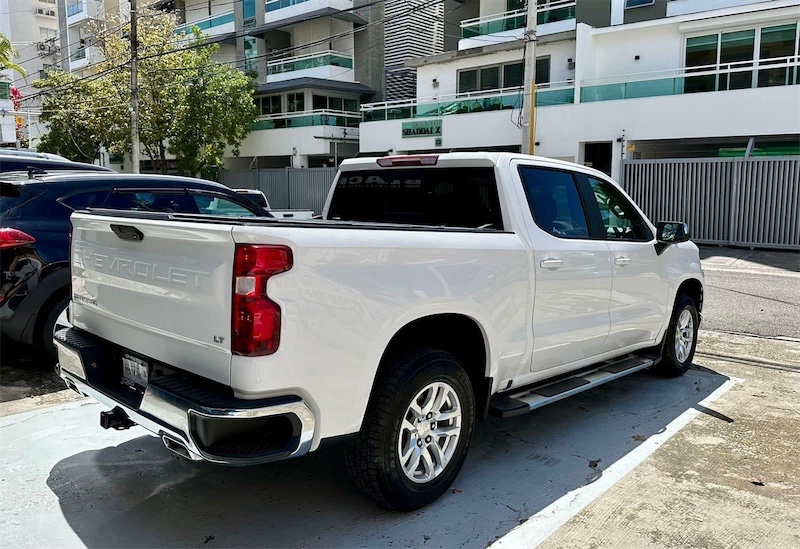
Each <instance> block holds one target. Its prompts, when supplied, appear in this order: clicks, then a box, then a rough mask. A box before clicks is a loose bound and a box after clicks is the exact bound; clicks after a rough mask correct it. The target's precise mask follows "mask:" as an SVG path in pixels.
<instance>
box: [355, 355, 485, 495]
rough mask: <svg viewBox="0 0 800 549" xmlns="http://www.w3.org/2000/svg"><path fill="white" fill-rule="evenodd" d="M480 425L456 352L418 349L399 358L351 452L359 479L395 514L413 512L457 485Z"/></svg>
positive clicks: (370, 493)
mask: <svg viewBox="0 0 800 549" xmlns="http://www.w3.org/2000/svg"><path fill="white" fill-rule="evenodd" d="M474 425H475V398H474V396H473V392H472V384H471V382H470V379H469V376H467V374H466V372H465V371H464V368H463V367H462V366H461V364H460V363H459V362H458V360H457V359H456V358H454V357H453V356H452V355H451V354H450V353H445V352H442V351H437V350H432V349H420V350H417V351H413V352H410V353H408V354H406V355H405V356H404V357H403V358H400V359H398V360H396V361H394V364H393V365H392V370H391V373H390V374H389V375H388V376H387V377H386V378H385V379H384V380H383V381H382V383H380V385H379V387H377V393H376V395H375V398H374V399H373V401H372V403H371V405H370V408H369V410H368V411H367V414H366V416H365V418H364V424H363V426H362V428H361V432H360V433H359V435H358V438H357V439H356V440H355V441H354V442H353V443H352V444H351V445H350V446H348V448H347V449H346V450H345V458H346V463H347V469H348V472H349V473H350V476H351V477H352V478H353V481H354V482H355V483H356V485H358V486H359V487H360V488H361V489H362V490H364V491H365V492H366V493H367V494H368V495H369V496H370V497H371V498H372V499H374V500H375V501H377V502H378V503H380V504H381V505H384V506H386V507H389V508H392V509H398V510H401V511H413V510H415V509H419V508H420V507H423V506H425V505H427V504H429V503H431V502H433V501H435V500H436V499H438V498H439V497H440V496H441V495H442V494H443V493H444V492H445V491H446V490H447V488H449V486H450V485H451V484H452V482H453V480H455V478H456V476H457V475H458V472H459V471H460V470H461V466H462V465H463V464H464V459H465V458H466V455H467V448H468V447H469V441H470V438H471V437H472V430H473V427H474Z"/></svg>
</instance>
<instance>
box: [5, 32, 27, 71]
mask: <svg viewBox="0 0 800 549" xmlns="http://www.w3.org/2000/svg"><path fill="white" fill-rule="evenodd" d="M16 56H17V50H15V49H14V46H12V45H11V40H9V39H8V36H6V35H5V34H3V33H0V71H4V70H7V69H12V70H15V71H17V72H18V73H20V74H21V75H22V76H26V75H27V74H28V73H27V72H26V71H25V69H23V68H22V67H20V66H19V65H17V64H16V63H14V58H15V57H16Z"/></svg>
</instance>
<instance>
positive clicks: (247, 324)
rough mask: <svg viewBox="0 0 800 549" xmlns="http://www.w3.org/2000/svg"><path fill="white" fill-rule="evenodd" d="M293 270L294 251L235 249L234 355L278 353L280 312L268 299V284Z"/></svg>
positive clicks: (255, 247) (251, 246) (249, 246)
mask: <svg viewBox="0 0 800 549" xmlns="http://www.w3.org/2000/svg"><path fill="white" fill-rule="evenodd" d="M291 268H292V250H291V249H290V248H288V247H286V246H266V245H256V244H237V245H236V253H235V257H234V263H233V318H232V322H231V336H232V338H231V352H233V353H234V354H237V355H242V356H262V355H271V354H272V353H274V352H275V351H277V350H278V345H279V344H280V338H281V308H280V307H279V306H278V304H277V303H275V302H274V301H272V300H271V299H269V298H268V297H267V281H268V280H269V278H270V277H271V276H274V275H276V274H279V273H283V272H286V271H288V270H289V269H291Z"/></svg>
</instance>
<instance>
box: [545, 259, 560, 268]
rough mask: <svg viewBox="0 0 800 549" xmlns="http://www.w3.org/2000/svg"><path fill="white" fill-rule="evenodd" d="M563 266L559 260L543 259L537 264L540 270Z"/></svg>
mask: <svg viewBox="0 0 800 549" xmlns="http://www.w3.org/2000/svg"><path fill="white" fill-rule="evenodd" d="M563 264H564V262H563V261H561V260H560V259H543V260H541V261H540V262H539V266H540V267H541V268H542V269H558V268H559V267H561V266H562V265H563Z"/></svg>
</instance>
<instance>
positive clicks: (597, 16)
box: [575, 0, 611, 28]
mask: <svg viewBox="0 0 800 549" xmlns="http://www.w3.org/2000/svg"><path fill="white" fill-rule="evenodd" d="M575 18H576V19H577V20H578V22H579V23H586V24H587V25H591V26H593V27H595V28H597V27H607V26H608V25H610V24H611V0H589V1H588V2H587V1H586V0H578V2H577V3H576V4H575Z"/></svg>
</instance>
